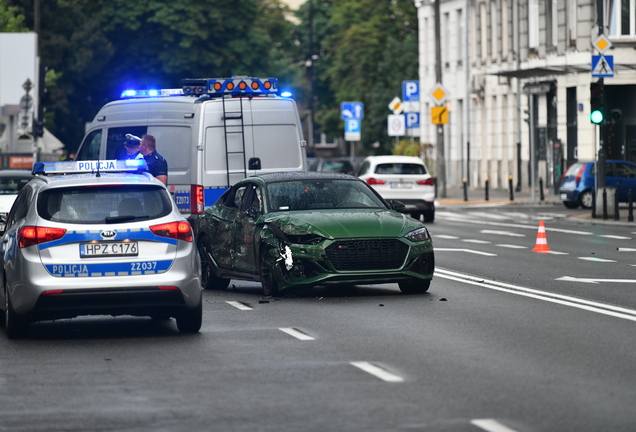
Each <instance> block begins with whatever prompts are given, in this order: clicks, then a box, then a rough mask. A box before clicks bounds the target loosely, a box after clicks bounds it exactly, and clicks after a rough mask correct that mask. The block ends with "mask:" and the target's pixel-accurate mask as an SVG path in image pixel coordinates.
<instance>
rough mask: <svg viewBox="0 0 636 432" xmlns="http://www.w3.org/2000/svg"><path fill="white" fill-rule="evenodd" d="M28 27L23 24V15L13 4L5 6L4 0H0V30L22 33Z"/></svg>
mask: <svg viewBox="0 0 636 432" xmlns="http://www.w3.org/2000/svg"><path fill="white" fill-rule="evenodd" d="M27 31H29V29H28V28H27V27H26V25H25V24H24V15H22V14H20V13H19V9H18V8H16V7H14V6H7V2H6V0H0V32H2V33H22V32H27Z"/></svg>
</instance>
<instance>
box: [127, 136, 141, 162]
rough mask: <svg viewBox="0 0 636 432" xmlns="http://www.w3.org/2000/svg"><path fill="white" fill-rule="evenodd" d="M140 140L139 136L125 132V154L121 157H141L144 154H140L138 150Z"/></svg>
mask: <svg viewBox="0 0 636 432" xmlns="http://www.w3.org/2000/svg"><path fill="white" fill-rule="evenodd" d="M140 142H141V138H139V137H136V136H134V135H131V134H126V141H125V142H124V148H125V149H126V154H124V157H123V159H142V158H143V157H144V155H142V154H141V152H140V151H139V144H140Z"/></svg>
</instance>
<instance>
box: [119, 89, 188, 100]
mask: <svg viewBox="0 0 636 432" xmlns="http://www.w3.org/2000/svg"><path fill="white" fill-rule="evenodd" d="M159 96H183V92H182V90H181V89H151V90H124V91H123V92H121V98H122V99H127V98H128V99H130V98H151V97H159Z"/></svg>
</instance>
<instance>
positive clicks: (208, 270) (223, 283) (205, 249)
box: [197, 234, 230, 290]
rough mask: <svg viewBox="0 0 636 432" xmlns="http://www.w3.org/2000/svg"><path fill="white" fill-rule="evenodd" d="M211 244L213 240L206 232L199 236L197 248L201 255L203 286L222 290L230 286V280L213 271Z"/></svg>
mask: <svg viewBox="0 0 636 432" xmlns="http://www.w3.org/2000/svg"><path fill="white" fill-rule="evenodd" d="M211 244H212V242H211V241H210V239H209V238H208V236H206V235H205V234H204V235H202V236H201V237H199V241H198V242H197V248H198V250H199V255H200V256H201V286H202V287H203V289H217V290H222V289H225V288H227V287H228V285H229V284H230V280H229V279H225V278H220V277H218V276H216V275H215V274H214V271H212V265H211V264H210V261H209V258H208V254H209V253H210V252H209V251H211V250H212V248H211V247H210V246H211Z"/></svg>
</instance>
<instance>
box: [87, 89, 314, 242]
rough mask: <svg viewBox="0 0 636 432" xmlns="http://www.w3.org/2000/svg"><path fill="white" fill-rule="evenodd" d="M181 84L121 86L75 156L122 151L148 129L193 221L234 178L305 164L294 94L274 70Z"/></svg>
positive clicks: (299, 167)
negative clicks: (283, 89)
mask: <svg viewBox="0 0 636 432" xmlns="http://www.w3.org/2000/svg"><path fill="white" fill-rule="evenodd" d="M182 85H183V87H182V88H181V89H169V90H142V91H132V90H129V91H125V92H123V93H122V98H123V99H122V100H118V101H114V102H110V103H108V104H106V105H105V106H104V107H103V108H102V109H101V110H100V111H99V112H98V113H97V115H96V116H95V119H94V120H93V122H92V123H91V124H90V126H89V128H88V130H87V133H86V136H85V137H84V140H83V141H82V144H81V145H80V147H79V149H78V151H77V156H76V157H75V160H97V159H102V160H112V159H119V158H124V156H123V155H124V154H125V149H124V143H125V141H126V134H131V135H135V136H137V137H141V136H143V135H146V134H147V135H153V136H154V137H155V138H156V140H157V152H158V153H159V154H160V155H162V156H163V157H164V158H165V159H166V161H167V162H168V189H169V190H170V192H171V194H172V195H173V197H174V200H175V202H176V204H177V207H178V208H179V210H180V211H181V213H182V214H183V215H184V216H185V217H186V218H187V219H188V220H189V221H190V223H191V224H192V226H193V228H194V229H195V231H196V229H197V219H198V215H199V214H201V213H202V212H203V211H204V209H205V208H206V207H209V206H211V205H212V204H214V202H215V201H216V200H217V198H218V197H219V196H221V194H222V193H223V192H225V190H226V189H227V188H228V187H229V186H231V185H232V184H234V183H235V182H237V181H239V180H241V179H243V178H245V177H248V176H250V175H254V174H257V173H259V174H262V173H266V172H276V171H302V170H306V169H307V156H306V152H305V140H304V139H303V134H302V126H301V123H300V117H299V114H298V108H297V106H296V102H295V101H294V100H293V99H289V98H285V97H281V96H278V82H277V80H276V79H275V78H249V77H232V78H214V79H208V78H205V79H185V80H183V81H182Z"/></svg>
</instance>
